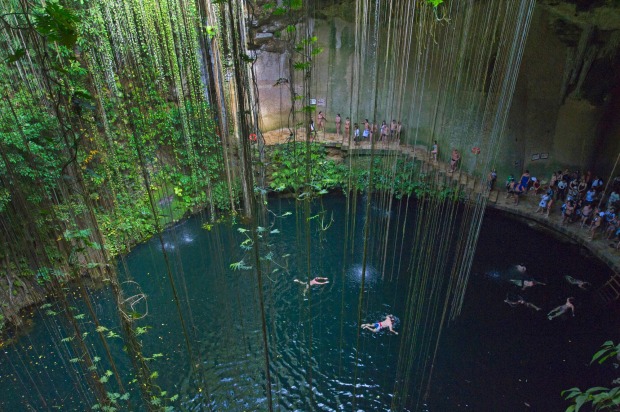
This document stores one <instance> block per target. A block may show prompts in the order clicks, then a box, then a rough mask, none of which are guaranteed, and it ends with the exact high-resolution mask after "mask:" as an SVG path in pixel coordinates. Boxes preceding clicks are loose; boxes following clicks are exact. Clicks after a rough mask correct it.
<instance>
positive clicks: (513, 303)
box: [504, 296, 540, 310]
mask: <svg viewBox="0 0 620 412" xmlns="http://www.w3.org/2000/svg"><path fill="white" fill-rule="evenodd" d="M504 302H506V303H507V304H509V305H510V306H512V307H513V308H514V307H515V306H517V305H523V306H525V307H526V308H530V309H534V310H540V308H539V307H538V306H536V305H534V304H533V303H530V302H526V301H525V300H523V298H522V297H521V296H517V300H510V299H508V296H506V299H504Z"/></svg>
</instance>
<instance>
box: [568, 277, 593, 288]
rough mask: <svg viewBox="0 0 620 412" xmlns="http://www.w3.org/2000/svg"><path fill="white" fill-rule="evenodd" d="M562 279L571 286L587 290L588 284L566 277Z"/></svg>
mask: <svg viewBox="0 0 620 412" xmlns="http://www.w3.org/2000/svg"><path fill="white" fill-rule="evenodd" d="M564 279H566V281H567V282H568V283H570V284H571V285H576V286H578V287H579V288H581V289H583V290H588V288H589V287H590V282H584V281H583V280H579V279H575V278H574V277H572V276H568V275H566V276H564Z"/></svg>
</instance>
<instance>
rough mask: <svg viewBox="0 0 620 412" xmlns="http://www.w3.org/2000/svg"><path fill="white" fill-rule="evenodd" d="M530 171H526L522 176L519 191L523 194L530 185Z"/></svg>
mask: <svg viewBox="0 0 620 412" xmlns="http://www.w3.org/2000/svg"><path fill="white" fill-rule="evenodd" d="M530 177H531V176H530V171H529V170H527V169H525V172H523V174H522V175H521V179H519V189H520V190H521V191H522V192H527V186H528V185H529V183H530Z"/></svg>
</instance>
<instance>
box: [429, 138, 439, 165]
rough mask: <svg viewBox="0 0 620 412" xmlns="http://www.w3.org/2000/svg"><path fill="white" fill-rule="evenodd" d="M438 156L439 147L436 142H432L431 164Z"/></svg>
mask: <svg viewBox="0 0 620 412" xmlns="http://www.w3.org/2000/svg"><path fill="white" fill-rule="evenodd" d="M438 154H439V146H438V145H437V140H435V141H434V142H433V147H432V149H431V156H432V157H433V162H436V161H437V155H438Z"/></svg>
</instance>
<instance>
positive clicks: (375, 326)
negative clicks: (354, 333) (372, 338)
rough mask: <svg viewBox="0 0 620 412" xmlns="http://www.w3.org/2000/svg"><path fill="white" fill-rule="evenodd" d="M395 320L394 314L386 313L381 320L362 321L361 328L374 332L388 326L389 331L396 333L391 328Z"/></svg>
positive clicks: (396, 333)
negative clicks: (372, 321)
mask: <svg viewBox="0 0 620 412" xmlns="http://www.w3.org/2000/svg"><path fill="white" fill-rule="evenodd" d="M395 321H396V319H394V315H387V316H386V317H385V319H384V320H383V321H382V322H376V323H364V324H363V325H362V329H368V330H369V331H371V332H375V333H376V332H379V331H380V330H381V329H383V328H388V329H389V330H390V332H392V333H393V334H395V335H398V332H396V331H395V330H394V329H392V326H394V322H395Z"/></svg>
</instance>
